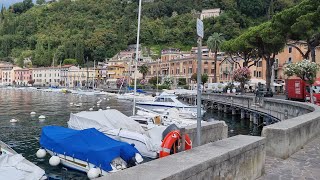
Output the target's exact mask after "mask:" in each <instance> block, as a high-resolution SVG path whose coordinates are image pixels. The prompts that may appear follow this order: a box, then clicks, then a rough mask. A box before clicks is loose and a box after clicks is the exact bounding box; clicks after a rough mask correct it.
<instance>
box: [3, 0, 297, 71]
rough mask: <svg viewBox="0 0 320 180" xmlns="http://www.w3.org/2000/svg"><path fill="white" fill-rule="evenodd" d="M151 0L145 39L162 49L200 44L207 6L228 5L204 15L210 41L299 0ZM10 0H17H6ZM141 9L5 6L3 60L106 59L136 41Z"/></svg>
mask: <svg viewBox="0 0 320 180" xmlns="http://www.w3.org/2000/svg"><path fill="white" fill-rule="evenodd" d="M16 1H18V0H16ZM148 1H150V2H146V1H144V3H143V6H142V11H143V12H142V20H141V34H140V35H141V39H140V40H141V43H142V45H143V46H147V47H149V48H151V50H152V51H153V52H155V53H158V54H159V52H160V50H161V48H164V47H168V46H171V47H176V48H180V49H182V50H185V49H189V48H190V47H191V46H195V45H196V37H197V36H196V30H195V24H196V18H197V17H198V14H199V12H201V10H202V9H212V8H221V9H222V10H223V13H222V14H221V15H220V16H219V17H217V18H209V19H205V20H204V27H205V38H204V44H205V42H206V39H207V38H208V37H209V36H210V35H211V34H212V33H213V32H220V33H223V34H224V36H225V38H226V39H230V38H232V37H235V36H238V35H239V34H240V33H241V32H242V31H243V29H246V28H248V27H250V26H254V25H257V24H260V23H261V22H264V21H266V20H267V19H268V17H269V16H272V14H274V13H276V12H278V11H281V10H283V9H285V8H287V7H289V6H292V5H294V4H295V3H296V2H297V1H298V0H285V1H284V0H278V1H277V0H273V1H274V2H275V3H274V4H272V6H270V3H268V1H266V0H241V1H238V0H202V1H200V0H179V1H177V0H148ZM9 2H10V3H11V2H13V1H12V0H2V3H5V4H6V5H8V3H9ZM201 2H202V4H200V3H201ZM280 2H281V3H280ZM270 7H272V8H270ZM270 9H272V11H270ZM137 11H138V0H131V1H130V0H117V1H113V0H99V1H96V0H77V1H74V0H60V1H59V2H51V3H47V4H45V5H41V6H38V5H36V6H32V4H30V3H26V4H25V5H19V6H14V9H10V10H2V12H1V13H0V60H1V59H4V60H10V58H12V57H13V58H15V59H18V60H20V62H21V59H23V58H24V57H30V56H31V57H32V61H33V64H34V65H38V66H48V65H50V64H51V63H52V59H55V60H56V61H58V63H59V62H60V61H63V60H64V59H68V58H73V59H77V61H78V63H79V64H83V63H84V62H86V60H89V61H93V60H98V61H103V60H104V59H105V58H110V57H112V56H113V55H114V54H116V53H117V52H118V51H119V50H122V49H125V48H126V47H127V45H128V44H135V41H136V30H137ZM270 12H271V13H270Z"/></svg>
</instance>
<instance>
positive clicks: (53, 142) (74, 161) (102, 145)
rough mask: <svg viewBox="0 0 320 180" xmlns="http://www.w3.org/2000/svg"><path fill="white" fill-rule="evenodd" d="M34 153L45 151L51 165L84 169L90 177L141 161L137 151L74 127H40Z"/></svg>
mask: <svg viewBox="0 0 320 180" xmlns="http://www.w3.org/2000/svg"><path fill="white" fill-rule="evenodd" d="M40 145H41V148H42V149H39V150H38V152H37V156H38V157H39V158H43V157H44V156H45V154H46V152H48V153H49V154H50V155H51V156H52V157H51V158H50V160H49V163H50V165H52V166H57V165H58V164H60V163H61V164H62V165H64V166H66V167H68V168H72V169H75V170H78V171H82V172H86V173H87V175H88V177H89V178H96V177H98V176H102V175H106V174H107V173H111V172H116V171H119V170H122V169H125V168H127V167H129V166H132V165H135V164H137V163H140V162H142V157H141V155H140V154H139V152H138V150H137V149H136V148H135V147H133V146H132V145H130V144H128V143H123V142H119V141H116V140H114V139H112V138H109V137H108V136H106V135H104V134H103V133H101V132H99V131H98V130H96V129H94V128H90V129H84V130H74V129H69V128H64V127H59V126H46V127H43V128H42V133H41V137H40Z"/></svg>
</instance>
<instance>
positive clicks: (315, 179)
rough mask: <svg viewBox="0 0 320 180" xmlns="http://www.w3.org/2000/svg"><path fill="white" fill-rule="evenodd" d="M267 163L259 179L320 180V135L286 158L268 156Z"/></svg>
mask: <svg viewBox="0 0 320 180" xmlns="http://www.w3.org/2000/svg"><path fill="white" fill-rule="evenodd" d="M265 165H266V166H265V174H264V175H263V176H262V177H260V178H259V179H258V180H291V179H292V180H320V136H319V137H317V138H315V139H313V140H312V141H311V142H309V143H308V144H307V145H306V146H304V148H303V149H301V150H300V151H298V152H296V153H295V154H293V155H292V156H290V157H289V158H288V159H286V160H283V159H278V158H273V157H268V156H267V157H266V164H265Z"/></svg>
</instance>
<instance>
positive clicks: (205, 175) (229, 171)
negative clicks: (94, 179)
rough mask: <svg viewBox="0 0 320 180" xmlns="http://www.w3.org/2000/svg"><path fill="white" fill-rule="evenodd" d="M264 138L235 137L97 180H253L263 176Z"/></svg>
mask: <svg viewBox="0 0 320 180" xmlns="http://www.w3.org/2000/svg"><path fill="white" fill-rule="evenodd" d="M264 164H265V138H262V137H254V136H244V135H238V136H234V137H231V138H227V139H223V140H220V141H217V142H213V143H209V144H205V145H202V146H199V147H196V148H193V149H191V150H188V151H184V152H180V153H177V154H173V155H171V156H168V157H165V158H161V159H157V160H154V161H150V162H147V163H144V164H141V165H139V166H135V167H132V168H129V169H125V170H123V171H119V172H117V173H112V174H108V175H106V176H103V177H101V178H99V179H101V180H127V179H136V180H160V179H161V180H202V179H203V180H204V179H235V180H237V179H239V180H240V179H241V180H242V179H250V180H251V179H256V178H258V177H260V176H261V175H262V173H263V172H264Z"/></svg>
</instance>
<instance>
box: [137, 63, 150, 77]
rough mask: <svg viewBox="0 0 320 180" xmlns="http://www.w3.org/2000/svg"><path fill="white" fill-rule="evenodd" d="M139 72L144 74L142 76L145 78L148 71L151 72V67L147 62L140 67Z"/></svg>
mask: <svg viewBox="0 0 320 180" xmlns="http://www.w3.org/2000/svg"><path fill="white" fill-rule="evenodd" d="M138 70H139V72H140V73H141V74H142V78H143V79H145V77H146V75H147V73H148V72H149V67H148V66H147V65H145V64H143V65H142V66H140V67H138Z"/></svg>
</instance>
